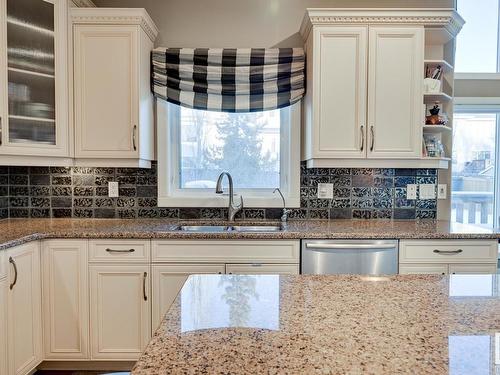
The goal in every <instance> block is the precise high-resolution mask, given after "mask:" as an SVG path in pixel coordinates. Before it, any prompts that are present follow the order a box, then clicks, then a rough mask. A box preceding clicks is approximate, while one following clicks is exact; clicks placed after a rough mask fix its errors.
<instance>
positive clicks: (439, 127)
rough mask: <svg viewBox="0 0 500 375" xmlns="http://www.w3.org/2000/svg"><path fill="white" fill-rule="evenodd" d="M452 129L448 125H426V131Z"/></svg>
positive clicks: (433, 131)
mask: <svg viewBox="0 0 500 375" xmlns="http://www.w3.org/2000/svg"><path fill="white" fill-rule="evenodd" d="M451 130H452V129H451V127H449V126H447V125H424V131H426V132H429V133H438V132H451Z"/></svg>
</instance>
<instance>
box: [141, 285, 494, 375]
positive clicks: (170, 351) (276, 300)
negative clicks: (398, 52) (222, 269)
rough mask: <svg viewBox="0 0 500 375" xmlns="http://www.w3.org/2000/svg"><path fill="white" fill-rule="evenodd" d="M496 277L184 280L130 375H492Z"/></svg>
mask: <svg viewBox="0 0 500 375" xmlns="http://www.w3.org/2000/svg"><path fill="white" fill-rule="evenodd" d="M499 276H500V275H451V276H435V275H398V276H391V277H373V276H372V277H370V276H309V275H307V276H274V275H259V276H236V275H203V276H202V275H195V276H191V277H190V278H189V279H188V281H187V282H186V284H185V285H184V287H183V289H182V291H181V293H180V294H179V296H178V297H177V299H176V301H175V302H174V304H173V305H172V307H171V308H170V311H169V312H168V313H167V315H166V316H165V318H164V320H163V321H162V323H161V325H160V327H159V328H158V329H157V331H156V333H155V334H154V335H153V338H152V339H151V341H150V343H149V345H148V346H147V348H146V350H145V352H144V353H143V354H142V356H141V358H140V359H139V361H138V362H137V363H136V365H135V367H134V368H133V370H132V374H133V375H134V374H135V375H142V374H403V373H404V374H433V375H435V374H468V375H470V374H498V373H500V297H499V291H500V277H499Z"/></svg>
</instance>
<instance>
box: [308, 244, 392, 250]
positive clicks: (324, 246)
mask: <svg viewBox="0 0 500 375" xmlns="http://www.w3.org/2000/svg"><path fill="white" fill-rule="evenodd" d="M306 248H307V249H330V250H339V249H341V250H375V249H395V248H396V245H394V244H380V245H376V244H342V243H338V244H337V243H335V244H333V243H316V244H315V243H306Z"/></svg>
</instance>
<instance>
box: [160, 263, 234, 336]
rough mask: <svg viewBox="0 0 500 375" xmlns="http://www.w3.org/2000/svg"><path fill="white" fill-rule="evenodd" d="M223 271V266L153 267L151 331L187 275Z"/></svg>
mask: <svg viewBox="0 0 500 375" xmlns="http://www.w3.org/2000/svg"><path fill="white" fill-rule="evenodd" d="M224 271H225V267H224V264H161V265H153V330H155V329H156V328H157V327H158V325H159V324H160V322H161V320H162V318H163V316H164V315H165V313H166V312H167V311H168V309H169V308H170V305H172V302H174V300H175V297H177V294H179V292H180V290H181V289H182V286H183V285H184V283H185V282H186V280H187V278H188V277H189V275H193V274H214V273H224Z"/></svg>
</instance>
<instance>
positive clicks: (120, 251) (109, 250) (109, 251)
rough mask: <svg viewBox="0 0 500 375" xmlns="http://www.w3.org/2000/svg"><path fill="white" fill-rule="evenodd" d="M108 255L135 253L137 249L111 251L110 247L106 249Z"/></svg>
mask: <svg viewBox="0 0 500 375" xmlns="http://www.w3.org/2000/svg"><path fill="white" fill-rule="evenodd" d="M106 251H107V252H108V253H133V252H134V251H135V249H127V250H115V249H110V248H109V247H108V248H107V249H106Z"/></svg>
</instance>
